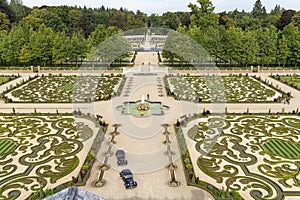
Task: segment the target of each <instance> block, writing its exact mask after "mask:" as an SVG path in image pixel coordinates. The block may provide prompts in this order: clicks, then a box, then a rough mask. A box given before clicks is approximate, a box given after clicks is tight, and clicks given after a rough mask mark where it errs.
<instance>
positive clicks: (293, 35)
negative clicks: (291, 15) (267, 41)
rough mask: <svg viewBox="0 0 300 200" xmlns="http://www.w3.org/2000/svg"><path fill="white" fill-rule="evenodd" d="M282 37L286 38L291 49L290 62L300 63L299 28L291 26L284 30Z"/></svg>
mask: <svg viewBox="0 0 300 200" xmlns="http://www.w3.org/2000/svg"><path fill="white" fill-rule="evenodd" d="M282 35H283V36H285V38H286V40H287V46H288V48H289V54H288V60H290V61H291V62H293V63H295V64H297V63H298V62H300V32H299V30H298V27H295V26H293V25H292V24H289V25H287V26H286V27H284V29H283V30H282Z"/></svg>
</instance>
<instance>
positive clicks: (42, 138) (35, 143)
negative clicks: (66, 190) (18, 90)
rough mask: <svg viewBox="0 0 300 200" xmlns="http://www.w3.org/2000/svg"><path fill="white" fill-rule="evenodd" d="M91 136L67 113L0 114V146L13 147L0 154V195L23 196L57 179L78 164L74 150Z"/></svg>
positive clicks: (0, 197)
mask: <svg viewBox="0 0 300 200" xmlns="http://www.w3.org/2000/svg"><path fill="white" fill-rule="evenodd" d="M92 136H93V130H92V129H91V128H89V126H88V125H87V124H86V123H83V122H81V121H80V122H78V121H77V120H76V121H75V118H74V117H71V116H64V115H49V116H45V115H43V116H42V115H41V116H24V115H22V116H19V115H0V146H1V147H3V146H5V148H6V147H7V148H10V149H11V148H13V149H14V151H11V150H10V151H5V152H2V153H1V154H0V161H1V162H0V177H1V178H0V199H25V198H26V195H27V196H28V195H30V194H31V193H32V192H35V191H39V190H40V189H46V188H49V184H50V183H51V184H55V183H58V181H60V180H61V179H62V178H63V177H65V176H67V175H69V174H70V173H72V172H73V171H74V170H76V169H77V168H78V167H80V166H79V162H80V160H81V159H85V158H81V157H79V156H78V153H80V152H81V151H82V150H83V142H84V141H87V140H90V139H91V138H92ZM6 138H9V140H8V139H6ZM1 149H2V148H1ZM69 179H71V178H69Z"/></svg>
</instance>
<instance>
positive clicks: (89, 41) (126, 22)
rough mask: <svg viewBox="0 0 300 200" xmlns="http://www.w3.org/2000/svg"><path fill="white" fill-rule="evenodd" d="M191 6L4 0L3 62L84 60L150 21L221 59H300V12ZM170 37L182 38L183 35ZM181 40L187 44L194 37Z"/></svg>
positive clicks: (203, 0)
mask: <svg viewBox="0 0 300 200" xmlns="http://www.w3.org/2000/svg"><path fill="white" fill-rule="evenodd" d="M189 8H190V10H191V12H175V13H172V12H166V13H164V14H163V15H161V16H158V15H155V14H152V15H151V16H149V17H147V16H146V15H145V14H144V13H142V12H140V11H137V12H136V13H134V12H132V11H128V10H126V9H123V8H120V9H119V10H117V9H107V8H104V7H103V6H102V7H100V8H97V9H91V8H85V7H84V8H77V7H69V6H57V7H48V6H43V7H40V8H37V7H35V8H33V9H30V8H27V7H26V6H24V5H23V4H22V2H21V0H11V1H10V4H8V3H7V1H6V0H0V36H1V37H0V64H2V65H32V64H33V65H49V64H59V63H62V62H64V61H78V60H82V59H83V58H85V57H86V56H87V55H88V54H89V53H91V52H95V51H94V50H95V47H96V46H97V45H98V44H99V43H101V42H103V41H104V40H105V39H107V38H109V37H110V36H112V35H114V34H116V33H120V32H122V31H126V30H129V29H134V28H141V27H146V26H149V27H165V28H170V29H173V30H177V31H179V32H180V33H183V34H185V35H188V36H190V37H191V38H193V39H194V40H195V41H197V42H198V43H200V44H201V46H202V47H204V48H205V49H206V52H208V53H209V54H210V55H211V58H212V59H214V60H215V61H218V62H225V63H233V64H240V65H248V64H255V63H256V64H261V65H268V64H279V65H284V64H286V63H289V64H290V63H293V64H297V63H298V62H300V50H299V49H300V32H299V30H300V12H296V11H293V10H284V9H283V8H281V7H280V6H276V7H275V8H274V9H272V11H271V12H270V13H267V12H266V9H265V7H264V6H263V5H262V4H261V1H260V0H256V2H255V4H254V7H253V10H252V11H251V12H249V13H248V12H245V11H237V10H234V11H231V12H223V13H219V14H217V13H215V12H214V6H213V4H212V3H211V1H210V0H198V2H197V4H192V3H191V4H189ZM142 33H144V31H141V34H142ZM172 37H173V36H172ZM176 37H177V36H176ZM169 41H172V42H173V43H178V38H177V39H176V38H175V39H174V38H173V39H172V38H171V39H170V40H169ZM176 41H177V42H176ZM178 44H179V43H178ZM126 45H128V44H126ZM180 45H181V48H183V47H187V46H188V43H184V42H180ZM171 46H172V45H171ZM177 46H178V45H177ZM167 47H168V45H167ZM169 47H170V46H169ZM187 48H188V49H191V48H189V47H187ZM125 49H127V46H126V47H125ZM173 49H174V48H173ZM164 56H165V57H166V58H169V59H171V60H176V59H179V60H182V61H183V60H184V59H186V58H184V57H182V56H179V55H177V58H176V55H175V54H168V53H166V52H164Z"/></svg>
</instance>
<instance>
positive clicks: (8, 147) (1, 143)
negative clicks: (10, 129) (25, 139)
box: [0, 139, 17, 155]
mask: <svg viewBox="0 0 300 200" xmlns="http://www.w3.org/2000/svg"><path fill="white" fill-rule="evenodd" d="M16 146H17V145H16V144H15V143H14V142H12V141H10V140H6V139H3V140H0V155H4V154H7V153H11V152H12V151H13V150H14V149H15V148H16Z"/></svg>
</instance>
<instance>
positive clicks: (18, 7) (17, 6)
mask: <svg viewBox="0 0 300 200" xmlns="http://www.w3.org/2000/svg"><path fill="white" fill-rule="evenodd" d="M9 6H10V8H11V10H12V11H13V13H14V15H15V17H14V18H15V22H19V21H20V20H21V19H22V18H24V17H26V16H27V15H28V13H29V11H30V9H29V8H27V7H26V6H24V5H23V2H22V0H10V4H9Z"/></svg>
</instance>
